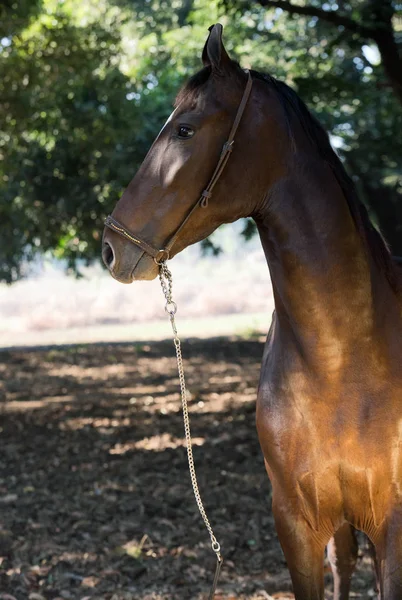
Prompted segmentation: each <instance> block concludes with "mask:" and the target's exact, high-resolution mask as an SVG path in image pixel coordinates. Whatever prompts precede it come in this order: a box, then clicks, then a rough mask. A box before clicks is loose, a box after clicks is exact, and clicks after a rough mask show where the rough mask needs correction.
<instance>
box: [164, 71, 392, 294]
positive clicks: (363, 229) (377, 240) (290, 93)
mask: <svg viewBox="0 0 402 600" xmlns="http://www.w3.org/2000/svg"><path fill="white" fill-rule="evenodd" d="M233 65H234V66H236V67H237V68H238V69H239V71H240V66H239V65H238V63H235V62H234V61H233ZM250 72H251V75H252V77H253V78H255V79H259V80H261V81H264V82H265V83H267V84H268V85H270V86H271V87H272V88H274V89H275V91H276V92H277V96H278V99H279V101H280V103H281V105H282V107H283V109H284V113H285V118H286V121H287V126H288V130H289V135H290V137H291V139H292V141H293V143H294V137H293V132H292V120H293V118H294V117H296V119H297V120H298V122H299V123H300V125H301V126H302V128H303V130H304V132H305V134H306V136H307V138H308V139H309V141H310V143H311V144H312V145H313V147H314V148H315V149H316V151H317V153H318V155H319V156H320V158H321V159H322V160H324V161H325V162H326V163H327V164H328V165H329V167H330V168H331V171H332V173H333V174H334V176H335V178H336V180H337V181H338V183H339V185H340V187H341V189H342V192H343V194H344V196H345V199H346V202H347V204H348V207H349V211H350V214H351V216H352V219H353V221H354V223H355V226H356V230H357V231H358V233H359V235H360V236H361V238H362V240H363V241H364V244H365V247H366V250H367V251H368V253H369V254H370V255H371V256H372V257H373V259H374V261H375V262H376V264H377V265H378V267H379V268H380V270H381V271H382V272H383V273H384V274H385V276H386V278H387V280H388V282H389V283H390V285H391V287H392V288H393V289H394V290H397V289H398V288H399V275H398V272H397V271H398V269H397V266H396V265H395V263H394V262H393V259H392V255H391V253H390V250H389V247H388V245H387V242H386V241H385V239H384V237H383V236H382V234H381V233H380V232H379V231H378V229H376V228H375V227H374V225H373V223H372V222H371V220H370V217H369V215H368V212H367V209H366V207H365V206H364V204H363V203H362V202H361V201H360V199H359V196H358V193H357V190H356V186H355V184H354V182H353V180H352V179H351V177H350V176H349V175H348V174H347V172H346V170H345V167H344V166H343V163H342V162H341V160H340V158H339V156H338V155H337V154H336V152H335V151H334V149H333V148H332V146H331V143H330V140H329V136H328V133H327V132H326V131H325V129H324V128H323V126H322V125H321V124H320V123H319V121H318V120H317V119H316V117H315V116H313V115H312V114H311V112H310V111H309V109H308V108H307V106H306V105H305V103H304V102H303V101H302V100H301V98H300V97H299V96H298V95H297V93H296V92H295V91H294V90H293V89H292V88H291V87H289V86H288V85H287V84H286V83H284V82H283V81H278V80H277V79H275V77H272V76H271V75H268V74H265V73H260V72H259V71H254V70H251V71H250ZM210 75H211V67H204V68H203V69H201V71H199V72H198V73H196V74H195V75H193V76H192V77H191V78H190V80H189V81H188V82H187V84H186V85H185V86H184V87H183V88H182V89H181V90H180V91H179V93H178V95H177V97H176V101H175V107H176V106H178V105H179V104H180V103H181V102H182V101H183V100H186V101H187V102H190V103H191V102H193V101H195V100H196V98H197V96H198V95H199V93H200V92H201V89H202V87H203V85H204V84H205V83H206V82H207V81H208V79H209V77H210Z"/></svg>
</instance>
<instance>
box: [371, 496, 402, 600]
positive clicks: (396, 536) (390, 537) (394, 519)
mask: <svg viewBox="0 0 402 600" xmlns="http://www.w3.org/2000/svg"><path fill="white" fill-rule="evenodd" d="M376 554H377V560H378V567H379V569H378V571H379V578H380V590H381V594H380V597H381V599H382V600H401V598H402V507H398V508H397V509H396V510H395V511H394V512H393V514H392V515H390V518H389V520H388V523H387V525H386V529H385V532H384V536H383V539H382V540H381V541H380V542H379V543H377V544H376Z"/></svg>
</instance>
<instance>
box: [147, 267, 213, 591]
mask: <svg viewBox="0 0 402 600" xmlns="http://www.w3.org/2000/svg"><path fill="white" fill-rule="evenodd" d="M159 279H160V283H161V287H162V291H163V295H164V296H165V300H166V305H165V311H166V313H167V314H168V315H169V318H170V324H171V326H172V331H173V343H174V346H175V349H176V359H177V370H178V373H179V382H180V395H181V404H182V410H183V420H184V433H185V436H186V446H187V459H188V467H189V471H190V478H191V484H192V486H193V492H194V496H195V501H196V502H197V506H198V510H199V511H200V514H201V517H202V519H203V521H204V523H205V527H206V528H207V530H208V533H209V537H210V538H211V546H212V550H213V551H214V552H215V554H216V558H217V567H216V572H215V577H214V583H213V586H212V590H211V594H210V596H209V599H210V600H212V599H213V597H214V592H215V588H216V585H217V583H218V576H219V571H220V568H221V565H222V562H223V558H222V555H221V552H220V550H221V547H220V544H219V542H218V540H217V539H216V537H215V534H214V532H213V529H212V527H211V524H210V522H209V519H208V516H207V513H206V511H205V508H204V504H203V502H202V499H201V494H200V490H199V488H198V482H197V475H196V472H195V465H194V457H193V446H192V440H191V429H190V416H189V413H188V403H187V388H186V380H185V376H184V366H183V356H182V352H181V342H180V338H179V336H178V333H177V327H176V321H175V315H176V312H177V304H176V303H175V302H174V301H173V298H172V289H173V280H172V274H171V272H170V271H169V269H168V267H167V265H166V263H165V262H162V263H161V264H160V270H159Z"/></svg>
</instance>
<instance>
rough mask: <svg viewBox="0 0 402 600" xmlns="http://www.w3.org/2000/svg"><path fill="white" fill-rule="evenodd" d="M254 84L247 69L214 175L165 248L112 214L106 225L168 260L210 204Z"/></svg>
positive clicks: (161, 259) (159, 259)
mask: <svg viewBox="0 0 402 600" xmlns="http://www.w3.org/2000/svg"><path fill="white" fill-rule="evenodd" d="M252 85H253V80H252V78H251V74H250V71H247V84H246V88H245V90H244V93H243V97H242V99H241V102H240V104H239V108H238V109H237V113H236V117H235V119H234V121H233V125H232V128H231V130H230V133H229V137H228V139H227V141H226V142H225V143H224V144H223V147H222V152H221V155H220V157H219V160H218V164H217V165H216V167H215V170H214V172H213V174H212V177H211V179H210V180H209V182H208V185H207V187H206V188H205V189H204V190H203V192H202V193H201V196H200V197H199V199H198V200H197V202H196V203H195V204H194V206H193V207H192V208H191V210H190V212H189V213H188V215H187V216H186V217H185V219H184V221H183V222H182V223H181V225H180V226H179V227H178V229H177V230H176V232H175V233H174V234H173V236H172V237H171V238H170V239H169V240H168V241H167V242H166V244H165V247H164V248H162V249H158V248H154V247H153V246H151V244H148V242H145V241H144V240H142V239H141V238H139V237H138V236H137V235H136V234H135V233H132V232H131V231H129V230H128V229H127V228H126V227H124V225H122V224H121V223H119V221H117V220H116V219H115V218H114V217H112V216H111V215H109V216H108V217H106V219H105V226H106V227H109V229H111V230H112V231H115V232H116V233H118V234H119V235H121V236H122V237H124V238H126V239H127V240H129V241H130V242H132V243H133V244H135V245H136V246H138V247H139V248H141V250H143V251H144V252H146V253H147V254H149V255H150V256H152V258H153V259H154V261H155V262H156V264H158V265H160V264H162V263H163V262H165V261H166V260H168V259H169V255H170V251H171V249H172V246H173V244H174V243H175V241H176V239H177V237H178V235H179V233H180V232H181V230H182V229H183V227H184V226H185V225H186V223H187V221H188V220H189V219H190V217H191V216H192V214H193V212H194V211H195V210H196V208H198V207H199V206H200V207H201V208H206V207H207V206H208V202H209V200H210V198H211V196H212V191H213V189H214V187H215V185H216V184H217V182H218V180H219V178H220V176H221V175H222V173H223V170H224V168H225V166H226V163H227V162H228V160H229V156H230V155H231V153H232V150H233V145H234V138H235V135H236V132H237V129H238V127H239V125H240V121H241V118H242V116H243V113H244V109H245V108H246V104H247V101H248V99H249V96H250V92H251V88H252Z"/></svg>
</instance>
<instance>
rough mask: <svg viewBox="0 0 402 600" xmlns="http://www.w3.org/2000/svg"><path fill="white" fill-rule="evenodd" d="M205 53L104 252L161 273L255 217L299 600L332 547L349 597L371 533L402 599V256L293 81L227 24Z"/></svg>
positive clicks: (276, 469)
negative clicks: (241, 57) (244, 46)
mask: <svg viewBox="0 0 402 600" xmlns="http://www.w3.org/2000/svg"><path fill="white" fill-rule="evenodd" d="M202 62H203V67H202V69H201V70H200V71H199V72H197V73H196V74H195V75H193V76H192V77H191V78H190V80H189V81H188V82H187V84H186V85H185V86H184V87H183V88H182V89H181V90H180V91H179V93H178V96H177V98H176V102H175V105H174V111H173V112H172V114H171V116H170V117H169V119H168V120H167V122H166V124H165V125H164V127H163V128H162V130H161V132H160V133H159V135H158V136H157V138H156V140H155V141H154V143H153V145H152V147H151V148H150V150H149V152H148V154H147V156H146V158H145V160H144V162H143V163H142V165H141V167H140V168H139V170H138V172H137V174H136V175H135V177H134V179H133V180H132V181H131V183H130V184H129V186H128V187H127V189H126V190H125V192H124V193H123V195H122V197H121V198H120V200H119V201H118V202H117V204H116V206H115V208H114V211H113V213H112V215H111V217H109V221H107V222H106V225H107V226H106V227H105V229H104V234H103V247H102V255H103V260H104V262H105V264H106V266H107V267H108V269H109V271H110V273H111V274H112V276H113V277H115V278H116V279H117V280H119V281H121V282H123V283H131V282H132V281H135V280H144V279H146V280H152V279H154V278H155V277H156V276H157V275H158V273H159V269H160V264H161V263H162V264H164V262H165V261H166V260H167V259H168V258H172V257H173V256H175V255H176V254H178V253H179V252H181V251H182V250H184V249H185V248H186V247H187V246H189V245H190V244H194V243H195V242H198V241H200V240H203V239H204V238H206V237H207V236H209V235H210V234H211V233H212V232H213V231H215V229H216V228H217V227H219V226H220V225H221V224H223V223H229V222H233V221H236V220H237V219H239V218H242V217H251V218H253V219H254V221H255V223H256V225H257V229H258V233H259V236H260V239H261V243H262V247H263V250H264V253H265V256H266V259H267V264H268V268H269V271H270V276H271V281H272V287H273V295H274V301H275V311H274V314H273V318H272V324H271V327H270V330H269V333H268V336H267V340H266V344H265V349H264V353H263V360H262V368H261V376H260V382H259V386H258V393H257V408H256V426H257V432H258V437H259V441H260V445H261V449H262V453H263V456H264V461H265V466H266V471H267V473H268V476H269V479H270V481H271V484H272V511H273V515H274V520H275V526H276V530H277V535H278V537H279V541H280V544H281V546H282V549H283V552H284V555H285V558H286V561H287V565H288V569H289V571H290V576H291V579H292V584H293V591H294V596H295V599H296V600H322V599H323V598H324V576H323V571H324V569H323V565H324V562H323V561H324V555H325V549H326V548H327V555H328V560H329V563H330V565H331V568H332V572H333V576H334V598H335V600H346V599H347V598H349V592H350V583H351V576H352V573H353V570H354V567H355V564H356V560H357V551H358V546H357V542H356V530H360V531H362V532H364V534H366V536H367V537H368V538H369V540H370V541H371V544H372V547H373V552H374V554H375V570H376V578H377V584H378V588H379V597H380V598H381V599H382V600H400V599H401V598H402V367H401V345H402V276H401V270H400V267H398V266H396V264H395V263H394V262H393V260H392V257H391V255H390V251H389V249H388V247H387V245H386V242H385V241H384V239H383V237H382V236H381V234H380V233H379V231H378V230H377V229H376V228H375V227H374V226H373V225H372V223H371V221H370V219H369V217H368V214H367V211H366V209H365V208H364V206H363V204H362V203H361V202H360V200H359V198H358V195H357V192H356V188H355V185H354V183H353V181H352V179H351V178H350V177H349V176H348V175H347V173H346V171H345V168H344V167H343V165H342V163H341V161H340V159H339V158H338V156H337V155H336V153H335V152H334V150H333V149H332V147H331V145H330V141H329V138H328V135H327V133H326V132H325V131H324V129H323V128H322V126H321V125H320V124H319V123H318V121H317V120H316V119H315V118H314V117H313V116H312V115H311V113H310V112H309V111H308V109H307V108H306V106H305V104H304V103H303V102H302V100H301V99H300V98H299V97H298V95H297V94H296V92H295V91H293V90H292V89H291V88H290V87H288V86H287V85H286V84H285V83H283V82H280V81H278V80H276V79H275V78H274V77H272V76H270V75H266V74H262V73H259V72H257V71H254V70H250V71H247V70H243V69H242V68H241V67H240V65H239V64H238V63H237V62H235V61H233V60H232V59H231V58H230V57H229V55H228V53H227V51H226V49H225V47H224V44H223V41H222V26H221V25H220V24H216V25H214V26H212V27H211V28H210V31H209V35H208V39H207V41H206V43H205V47H204V49H203V53H202ZM229 157H230V159H229ZM211 174H212V175H211ZM206 181H209V184H208V185H207V187H206V188H204V186H205V182H206ZM160 249H162V250H160Z"/></svg>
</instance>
